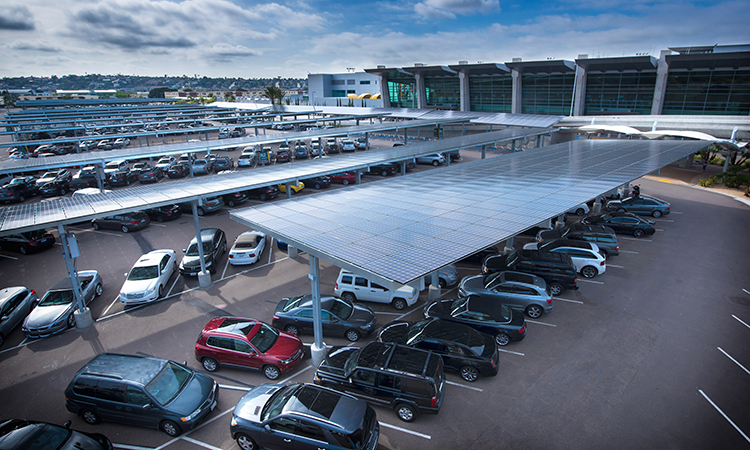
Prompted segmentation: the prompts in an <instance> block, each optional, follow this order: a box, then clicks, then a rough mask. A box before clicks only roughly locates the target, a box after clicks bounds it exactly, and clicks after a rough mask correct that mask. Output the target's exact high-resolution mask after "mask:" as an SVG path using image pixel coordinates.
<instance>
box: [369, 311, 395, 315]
mask: <svg viewBox="0 0 750 450" xmlns="http://www.w3.org/2000/svg"><path fill="white" fill-rule="evenodd" d="M375 314H385V315H386V316H400V315H401V313H400V312H382V311H377V312H376V313H375Z"/></svg>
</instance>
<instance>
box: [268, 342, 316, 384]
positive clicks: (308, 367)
mask: <svg viewBox="0 0 750 450" xmlns="http://www.w3.org/2000/svg"><path fill="white" fill-rule="evenodd" d="M326 347H327V346H326ZM311 362H312V361H311ZM312 367H313V366H312V364H308V365H307V366H306V367H305V368H304V369H300V370H298V371H297V373H295V374H294V375H292V376H290V377H289V378H284V379H282V380H279V383H286V382H287V381H289V380H291V379H292V378H294V377H296V376H297V375H300V374H301V373H303V372H305V371H307V370H310V369H312Z"/></svg>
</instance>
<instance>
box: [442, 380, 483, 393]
mask: <svg viewBox="0 0 750 450" xmlns="http://www.w3.org/2000/svg"><path fill="white" fill-rule="evenodd" d="M446 383H448V384H450V385H451V386H458V387H462V388H466V389H471V390H472V391H477V392H484V391H483V390H482V389H479V388H475V387H474V386H467V385H465V384H461V383H454V382H452V381H446Z"/></svg>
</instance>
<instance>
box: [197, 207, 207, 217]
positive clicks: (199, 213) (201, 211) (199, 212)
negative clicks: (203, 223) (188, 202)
mask: <svg viewBox="0 0 750 450" xmlns="http://www.w3.org/2000/svg"><path fill="white" fill-rule="evenodd" d="M197 212H198V215H199V216H202V215H203V214H205V212H204V211H203V208H201V207H200V206H199V207H198V210H197Z"/></svg>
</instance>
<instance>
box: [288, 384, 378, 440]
mask: <svg viewBox="0 0 750 450" xmlns="http://www.w3.org/2000/svg"><path fill="white" fill-rule="evenodd" d="M366 410H367V402H365V401H364V400H360V399H357V398H355V397H352V396H351V395H348V394H346V393H343V392H338V391H335V390H333V389H329V388H326V387H323V386H316V385H314V384H302V385H300V387H299V388H298V389H297V391H296V392H295V394H294V396H293V397H291V398H290V399H289V401H288V402H287V403H286V405H284V409H283V411H282V414H292V415H297V416H303V417H313V418H317V419H320V420H323V421H325V422H327V423H329V424H330V425H332V426H334V427H336V428H339V429H341V430H344V431H346V432H347V433H353V432H355V431H356V430H357V429H358V428H359V427H361V426H362V417H363V416H364V415H365V411H366Z"/></svg>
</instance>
